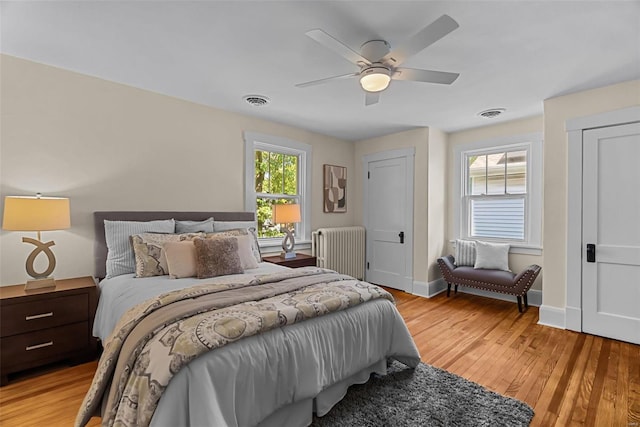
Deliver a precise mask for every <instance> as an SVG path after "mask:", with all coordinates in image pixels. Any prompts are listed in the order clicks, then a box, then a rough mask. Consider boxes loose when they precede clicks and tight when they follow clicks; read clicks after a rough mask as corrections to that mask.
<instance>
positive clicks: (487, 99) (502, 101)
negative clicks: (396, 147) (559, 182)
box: [0, 0, 640, 140]
mask: <svg viewBox="0 0 640 427" xmlns="http://www.w3.org/2000/svg"><path fill="white" fill-rule="evenodd" d="M445 13H446V14H448V15H450V16H451V17H452V18H453V19H455V20H456V21H457V22H458V23H459V24H460V28H458V29H457V30H455V31H454V32H452V33H451V34H449V35H447V36H446V37H444V38H443V39H442V40H440V41H438V42H437V43H435V44H433V45H431V46H429V47H428V48H427V49H425V50H423V51H422V52H420V53H418V54H417V55H415V56H413V57H412V58H411V59H409V60H408V61H407V62H405V63H404V64H403V66H405V67H409V68H426V69H432V70H441V71H451V72H458V73H460V77H459V78H458V80H456V81H455V82H454V83H453V84H452V85H451V86H446V85H435V84H426V83H416V82H406V81H394V82H392V83H391V85H390V87H389V88H388V89H387V90H385V91H384V92H383V93H382V96H381V102H380V103H379V104H376V105H373V106H369V107H365V105H364V92H363V91H362V89H361V88H360V86H359V83H358V80H357V79H346V80H339V81H334V82H331V83H329V84H325V85H321V86H313V87H307V88H296V87H294V85H295V84H296V83H301V82H306V81H309V80H315V79H321V78H324V77H330V76H333V75H338V74H346V73H349V72H355V71H357V67H356V66H354V65H353V64H351V63H349V62H348V61H346V60H345V59H344V58H342V57H340V56H338V55H337V54H336V53H334V52H332V51H330V50H328V49H326V48H324V47H323V46H321V45H319V44H318V43H316V42H315V41H313V40H311V39H310V38H308V37H306V36H305V34H304V33H305V32H306V31H308V30H310V29H314V28H321V29H323V30H324V31H326V32H328V33H329V34H331V35H333V36H334V37H336V38H338V39H339V40H341V41H343V42H344V43H345V44H347V45H348V46H350V47H351V48H352V49H354V50H356V51H359V47H360V46H361V45H362V43H364V42H366V41H368V40H372V39H384V40H387V41H388V42H389V43H390V44H391V47H392V49H393V47H394V46H399V45H400V44H402V42H404V41H405V40H407V39H408V38H409V37H411V36H412V35H413V34H415V33H416V32H418V31H419V30H420V29H422V28H423V27H425V26H426V25H427V24H429V23H431V22H432V21H434V20H435V19H436V18H438V17H439V16H440V15H442V14H445ZM1 14H2V17H1V22H0V24H1V26H2V29H1V37H2V38H1V39H0V51H1V52H2V53H6V54H9V55H14V56H17V57H21V58H26V59H29V60H33V61H37V62H42V63H45V64H50V65H54V66H57V67H61V68H65V69H69V70H73V71H77V72H80V73H84V74H89V75H92V76H97V77H101V78H104V79H107V80H111V81H115V82H120V83H124V84H127V85H131V86H135V87H139V88H143V89H147V90H151V91H154V92H159V93H163V94H167V95H171V96H175V97H178V98H182V99H187V100H191V101H194V102H197V103H201V104H205V105H210V106H214V107H218V108H222V109H225V110H229V111H235V112H239V113H243V114H248V115H252V116H257V117H261V118H265V119H268V120H272V121H276V122H281V123H285V124H289V125H292V126H296V127H300V128H304V129H309V130H311V131H315V132H319V133H323V134H326V135H332V136H335V137H338V138H342V139H347V140H358V139H364V138H369V137H373V136H378V135H384V134H389V133H393V132H397V131H401V130H405V129H411V128H415V127H423V126H432V127H435V128H439V129H442V130H444V131H447V132H451V131H457V130H462V129H468V128H472V127H477V126H482V125H487V124H490V123H496V122H498V121H507V120H513V119H517V118H522V117H528V116H533V115H538V114H542V101H543V100H544V99H546V98H550V97H554V96H558V95H562V94H567V93H571V92H576V91H581V90H585V89H590V88H595V87H600V86H604V85H608V84H612V83H617V82H622V81H627V80H632V79H638V78H640V2H639V1H588V2H587V1H526V2H525V1H506V0H505V1H447V2H444V1H443V2H435V1H408V2H401V1H374V2H368V1H348V2H347V1H338V2H328V1H238V0H236V1H211V2H202V1H201V2H187V1H159V2H150V1H129V2H112V1H102V2H98V1H85V2H66V1H49V2H28V1H24V2H2V8H1ZM248 94H260V95H265V96H267V97H269V98H270V99H271V103H270V104H269V105H268V106H265V107H252V106H250V105H248V104H246V103H245V102H244V101H243V100H242V97H243V96H244V95H248ZM639 99H640V94H639ZM497 107H503V108H506V109H507V112H506V113H505V114H503V115H502V116H501V117H499V118H496V119H484V118H480V117H478V116H477V113H478V112H480V111H482V110H485V109H488V108H497Z"/></svg>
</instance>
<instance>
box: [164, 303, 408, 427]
mask: <svg viewBox="0 0 640 427" xmlns="http://www.w3.org/2000/svg"><path fill="white" fill-rule="evenodd" d="M387 357H393V358H395V359H397V360H399V361H401V362H403V363H406V364H407V365H409V366H412V367H415V366H416V365H417V364H418V362H419V361H420V355H419V353H418V350H417V349H416V347H415V345H414V342H413V339H412V338H411V335H410V334H409V331H408V330H407V327H406V325H405V323H404V321H403V319H402V317H401V316H400V314H399V313H398V311H397V310H396V308H395V306H394V305H393V304H392V303H390V302H389V301H387V300H382V299H380V300H375V301H371V302H368V303H365V304H361V305H358V306H356V307H353V308H350V309H347V310H345V311H340V312H337V313H333V314H332V315H330V316H322V317H318V318H315V319H311V320H307V321H304V322H301V323H297V324H294V325H291V326H287V327H284V328H279V329H275V330H272V331H269V332H267V333H265V334H261V335H257V336H253V337H249V338H245V339H243V340H241V341H238V342H235V343H232V344H229V345H227V346H225V347H222V348H220V349H217V350H214V351H211V352H209V353H207V354H206V355H204V356H202V357H199V358H197V359H196V360H194V361H192V362H191V363H190V364H189V365H188V366H187V367H185V368H183V369H182V370H181V371H180V372H178V374H177V375H176V376H175V377H173V379H172V380H171V382H170V383H169V386H168V387H167V389H166V390H165V392H164V395H163V397H162V398H161V399H160V403H159V405H158V408H157V409H156V412H155V415H154V417H153V420H152V423H151V425H152V426H167V427H170V426H186V425H190V426H255V425H258V424H260V423H261V422H263V421H264V420H265V419H266V418H267V417H269V416H270V415H271V414H272V413H274V412H275V411H277V410H279V409H281V410H282V413H280V414H278V415H279V416H278V417H274V418H276V419H277V420H279V419H282V418H284V419H287V420H288V421H287V423H286V426H287V427H288V426H292V427H294V426H305V425H308V424H310V423H311V417H312V410H313V405H315V410H316V411H317V413H318V415H324V414H325V413H326V412H328V411H329V409H331V407H332V406H333V405H334V404H335V403H336V402H338V401H339V400H340V399H341V398H342V397H344V395H345V393H346V389H347V387H348V386H349V385H351V384H353V383H356V382H358V383H363V382H366V380H367V379H368V376H369V373H370V372H372V371H375V372H378V373H380V374H384V373H386V363H385V362H386V359H387ZM358 374H360V375H358ZM344 380H350V381H344ZM341 382H342V384H341V386H340V387H334V388H333V389H330V386H331V385H334V384H337V383H341ZM323 391H324V393H322V392H323ZM294 403H297V404H298V407H296V406H295V405H292V404H294ZM290 406H292V408H293V409H294V417H293V419H292V417H291V416H288V415H287V412H286V409H287V408H289V407H290ZM284 407H287V408H284ZM282 408H284V409H282ZM295 409H302V411H295ZM281 417H282V418H281ZM268 424H271V425H285V424H282V423H278V422H274V421H271V422H269V423H268Z"/></svg>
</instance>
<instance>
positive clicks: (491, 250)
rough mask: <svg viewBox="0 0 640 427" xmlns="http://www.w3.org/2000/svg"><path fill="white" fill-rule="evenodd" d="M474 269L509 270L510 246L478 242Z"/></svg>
mask: <svg viewBox="0 0 640 427" xmlns="http://www.w3.org/2000/svg"><path fill="white" fill-rule="evenodd" d="M474 268H487V269H495V270H504V271H511V270H509V244H508V243H486V242H476V263H475V265H474Z"/></svg>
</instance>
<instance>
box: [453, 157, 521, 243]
mask: <svg viewBox="0 0 640 427" xmlns="http://www.w3.org/2000/svg"><path fill="white" fill-rule="evenodd" d="M465 157H466V164H467V169H466V181H467V188H466V190H467V191H466V195H465V196H466V197H465V198H466V201H465V203H466V204H467V206H466V210H467V212H468V220H469V222H470V224H469V233H468V235H469V237H474V238H496V239H508V240H516V241H524V240H525V224H524V222H525V209H526V206H527V179H526V176H527V150H526V149H523V150H517V151H516V150H512V151H501V152H497V153H466V154H465Z"/></svg>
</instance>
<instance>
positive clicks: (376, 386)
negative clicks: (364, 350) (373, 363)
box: [311, 361, 533, 427]
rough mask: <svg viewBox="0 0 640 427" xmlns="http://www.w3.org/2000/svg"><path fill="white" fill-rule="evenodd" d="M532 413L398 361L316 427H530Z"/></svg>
mask: <svg viewBox="0 0 640 427" xmlns="http://www.w3.org/2000/svg"><path fill="white" fill-rule="evenodd" d="M532 418H533V409H531V407H530V406H529V405H527V404H526V403H524V402H521V401H519V400H516V399H512V398H509V397H505V396H501V395H499V394H497V393H494V392H492V391H490V390H487V389H486V388H484V387H482V386H481V385H479V384H476V383H474V382H471V381H469V380H466V379H464V378H462V377H459V376H458V375H454V374H452V373H450V372H447V371H444V370H442V369H438V368H435V367H433V366H430V365H426V364H424V363H420V364H419V365H418V367H417V368H416V369H415V370H414V369H411V368H408V367H406V366H405V365H403V364H401V363H399V362H396V361H394V362H393V363H391V365H390V366H389V368H388V374H387V375H386V376H380V375H376V374H373V375H372V376H371V378H370V379H369V381H368V382H367V383H366V384H362V385H353V386H351V387H349V390H348V392H347V395H346V396H345V398H344V399H342V401H340V402H339V403H338V404H337V405H336V406H334V407H333V408H332V409H331V411H329V413H328V414H326V415H325V416H324V417H316V416H314V418H313V423H312V424H311V425H312V426H313V427H329V426H331V427H335V426H403V427H404V426H456V427H463V426H469V427H471V426H473V427H476V426H491V427H495V426H505V427H517V426H528V425H529V423H530V422H531V419H532Z"/></svg>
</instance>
